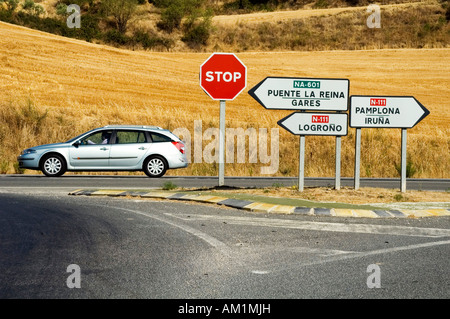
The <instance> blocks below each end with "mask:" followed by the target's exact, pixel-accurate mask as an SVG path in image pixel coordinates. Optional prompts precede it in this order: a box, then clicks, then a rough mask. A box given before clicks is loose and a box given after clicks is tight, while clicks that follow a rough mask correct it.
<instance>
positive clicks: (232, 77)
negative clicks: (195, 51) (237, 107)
mask: <svg viewBox="0 0 450 319" xmlns="http://www.w3.org/2000/svg"><path fill="white" fill-rule="evenodd" d="M200 86H201V88H202V89H203V90H204V91H205V92H206V94H208V95H209V96H210V97H211V98H212V99H213V100H219V101H220V103H219V106H220V118H219V186H223V185H224V184H225V101H226V100H234V99H235V98H236V96H238V95H239V94H240V93H241V92H242V91H243V90H244V89H245V87H246V86H247V67H246V66H245V65H244V64H243V63H242V62H241V60H239V59H238V57H237V56H236V55H234V54H233V53H213V54H212V55H211V56H210V57H209V58H208V59H206V61H205V62H203V64H202V65H201V66H200Z"/></svg>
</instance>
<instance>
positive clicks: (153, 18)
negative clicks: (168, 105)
mask: <svg viewBox="0 0 450 319" xmlns="http://www.w3.org/2000/svg"><path fill="white" fill-rule="evenodd" d="M0 1H1V0H0ZM121 1H122V2H123V1H125V2H124V3H127V1H128V2H130V1H136V0H102V1H91V0H76V1H75V2H76V3H78V4H79V5H80V6H81V17H80V18H81V19H80V23H81V25H82V26H81V25H80V26H81V27H80V28H68V26H67V19H69V13H67V11H66V8H67V6H68V5H69V4H71V3H72V2H71V1H70V0H58V1H56V0H39V1H38V2H36V3H34V0H8V1H6V2H4V1H3V3H2V4H1V5H0V21H4V22H8V23H13V24H17V25H22V26H26V27H29V28H32V29H36V30H41V31H45V32H50V33H53V34H57V35H63V36H66V37H72V38H78V39H82V40H86V41H88V42H92V43H99V44H108V45H111V46H114V47H121V48H127V49H131V50H150V51H160V52H167V51H169V52H210V51H233V52H244V51H318V50H361V49H385V48H446V47H449V45H450V23H449V21H450V5H449V3H448V1H446V0H384V1H381V2H380V6H379V8H380V23H381V27H380V28H369V27H368V25H367V19H369V17H370V16H371V14H372V12H371V11H370V10H369V11H368V5H369V4H370V3H371V2H370V1H368V0H311V1H309V0H297V1H281V0H280V1H278V0H245V1H239V0H229V1H215V0H173V1H167V0H151V1H146V0H137V1H138V2H137V3H139V4H138V5H136V6H135V7H133V9H132V10H131V11H130V12H132V13H130V14H129V15H128V14H127V11H126V10H125V9H123V10H124V11H120V7H121V6H118V8H119V9H115V11H112V12H110V11H111V10H109V11H108V3H111V2H112V3H114V2H119V4H120V2H121ZM5 3H15V4H17V6H16V7H15V8H14V7H11V9H7V8H8V6H7V5H6V4H5ZM30 3H31V5H32V6H34V7H32V8H31V9H30V8H28V7H27V4H30ZM28 6H29V5H28ZM240 6H242V8H240ZM116 7H117V6H116ZM36 8H40V10H37V11H36V10H35V9H36ZM108 12H109V13H108ZM124 17H126V18H124ZM69 20H70V19H69ZM118 21H122V22H121V23H120V24H119V22H118Z"/></svg>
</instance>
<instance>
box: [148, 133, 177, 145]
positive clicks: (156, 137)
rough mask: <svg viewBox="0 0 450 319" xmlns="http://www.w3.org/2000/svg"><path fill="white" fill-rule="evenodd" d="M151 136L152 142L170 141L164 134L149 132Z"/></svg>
mask: <svg viewBox="0 0 450 319" xmlns="http://www.w3.org/2000/svg"><path fill="white" fill-rule="evenodd" d="M150 135H151V137H152V142H153V143H162V142H172V139H171V138H170V137H168V136H166V135H162V134H158V133H153V132H151V133H150Z"/></svg>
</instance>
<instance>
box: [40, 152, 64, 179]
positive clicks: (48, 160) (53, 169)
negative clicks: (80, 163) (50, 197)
mask: <svg viewBox="0 0 450 319" xmlns="http://www.w3.org/2000/svg"><path fill="white" fill-rule="evenodd" d="M41 171H42V173H44V174H45V175H46V176H49V177H57V176H61V175H63V174H64V173H65V172H66V162H65V161H64V159H63V157H62V156H61V155H57V154H51V155H47V156H46V157H45V158H44V159H43V160H42V162H41Z"/></svg>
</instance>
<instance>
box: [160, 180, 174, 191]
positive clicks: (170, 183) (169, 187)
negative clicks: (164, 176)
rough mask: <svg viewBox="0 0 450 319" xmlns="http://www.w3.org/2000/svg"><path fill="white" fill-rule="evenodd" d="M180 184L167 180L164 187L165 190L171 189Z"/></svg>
mask: <svg viewBox="0 0 450 319" xmlns="http://www.w3.org/2000/svg"><path fill="white" fill-rule="evenodd" d="M177 187H178V186H177V185H175V184H174V183H173V182H165V183H164V185H163V187H162V189H163V190H165V191H170V190H172V189H175V188H177Z"/></svg>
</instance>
